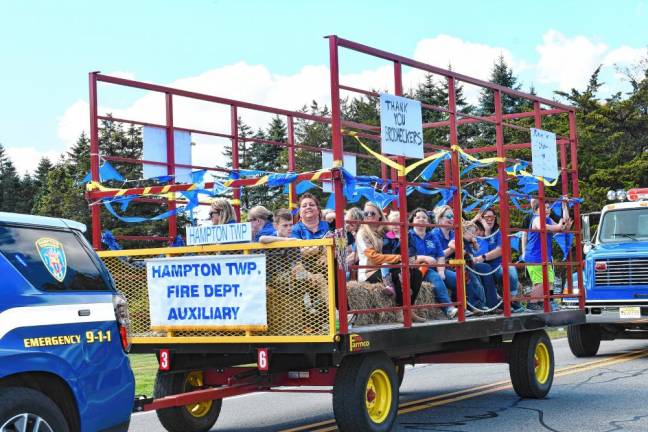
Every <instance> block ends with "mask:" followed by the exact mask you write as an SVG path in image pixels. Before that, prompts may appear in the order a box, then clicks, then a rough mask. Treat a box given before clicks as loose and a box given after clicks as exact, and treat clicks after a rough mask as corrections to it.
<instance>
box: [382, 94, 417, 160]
mask: <svg viewBox="0 0 648 432" xmlns="http://www.w3.org/2000/svg"><path fill="white" fill-rule="evenodd" d="M380 125H381V127H380V138H381V142H382V153H383V154H392V155H399V156H407V157H411V158H417V159H422V158H423V121H422V117H421V102H419V101H415V100H412V99H407V98H404V97H400V96H392V95H390V94H386V93H381V94H380Z"/></svg>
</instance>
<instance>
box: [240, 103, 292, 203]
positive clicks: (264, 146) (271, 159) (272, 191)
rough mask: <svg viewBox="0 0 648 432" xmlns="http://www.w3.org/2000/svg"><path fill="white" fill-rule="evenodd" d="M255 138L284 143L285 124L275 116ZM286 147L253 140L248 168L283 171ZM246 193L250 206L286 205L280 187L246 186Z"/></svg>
mask: <svg viewBox="0 0 648 432" xmlns="http://www.w3.org/2000/svg"><path fill="white" fill-rule="evenodd" d="M255 138H256V139H259V140H267V141H273V142H280V143H286V142H287V141H288V138H287V136H286V125H285V123H284V122H283V120H282V119H281V118H280V117H279V116H276V117H274V118H273V119H272V121H271V122H270V125H269V126H268V129H267V130H266V131H265V132H264V131H263V130H259V131H257V133H256V135H255ZM286 152H287V151H286V149H285V148H283V147H280V146H278V145H274V144H269V143H259V142H254V143H253V144H252V146H251V147H250V154H251V157H250V168H251V169H255V170H261V171H265V172H279V171H281V172H285V171H286V170H287V164H286V165H285V166H284V165H283V164H282V163H281V161H282V160H285V159H286V156H285V155H284V153H286ZM247 194H248V196H249V202H250V205H251V206H255V205H263V206H265V207H267V208H268V209H270V210H274V209H276V208H279V207H282V206H286V199H285V198H283V196H282V189H280V188H269V187H267V186H257V187H253V188H248V190H247Z"/></svg>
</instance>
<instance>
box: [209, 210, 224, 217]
mask: <svg viewBox="0 0 648 432" xmlns="http://www.w3.org/2000/svg"><path fill="white" fill-rule="evenodd" d="M222 212H223V211H222V210H218V209H216V210H212V211H210V212H209V217H214V215H220V214H221V213H222Z"/></svg>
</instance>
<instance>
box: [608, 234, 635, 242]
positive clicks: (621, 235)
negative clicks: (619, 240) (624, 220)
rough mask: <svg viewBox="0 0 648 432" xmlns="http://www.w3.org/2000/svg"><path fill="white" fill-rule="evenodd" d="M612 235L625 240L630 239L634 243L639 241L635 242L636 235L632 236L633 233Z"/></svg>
mask: <svg viewBox="0 0 648 432" xmlns="http://www.w3.org/2000/svg"><path fill="white" fill-rule="evenodd" d="M612 235H613V236H614V237H625V238H629V239H632V240H634V241H639V240H637V237H635V236H636V234H633V233H614V234H612Z"/></svg>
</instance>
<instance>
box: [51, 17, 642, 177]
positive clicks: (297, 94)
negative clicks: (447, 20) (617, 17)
mask: <svg viewBox="0 0 648 432" xmlns="http://www.w3.org/2000/svg"><path fill="white" fill-rule="evenodd" d="M537 52H538V54H539V59H538V62H537V64H532V63H530V62H529V60H528V59H524V58H520V57H516V56H514V55H513V54H512V52H511V51H509V50H508V49H506V48H504V47H493V46H489V45H485V44H479V43H474V42H469V41H465V40H462V39H460V38H457V37H453V36H450V35H445V34H442V35H438V36H436V37H434V38H429V39H424V40H421V41H419V43H418V44H417V46H416V48H415V50H414V54H413V58H415V59H416V60H419V61H422V62H425V63H429V64H432V65H435V66H438V67H441V68H447V67H448V65H450V64H451V65H452V69H453V70H455V71H457V72H459V73H461V74H465V75H469V76H474V77H477V78H480V79H483V80H487V79H488V77H489V75H490V72H491V70H492V67H493V64H494V62H495V61H496V60H497V58H498V57H499V56H502V57H503V58H504V60H505V61H506V63H507V64H508V65H509V66H510V67H511V68H512V70H513V72H514V74H516V75H518V76H520V73H522V72H523V73H524V76H525V78H526V79H530V81H531V82H538V83H540V84H544V85H545V86H544V87H545V88H547V89H549V90H552V89H554V88H556V87H558V88H560V89H563V90H568V89H570V88H572V87H576V88H582V87H583V86H584V85H586V83H587V80H588V79H589V77H590V75H591V73H592V72H593V71H594V69H595V68H596V67H597V66H598V65H599V64H605V65H609V66H606V67H611V66H612V64H618V65H627V64H631V63H633V62H635V61H636V60H637V59H639V58H641V56H642V54H643V53H644V51H643V50H641V49H636V48H632V47H628V46H621V47H616V48H614V49H612V50H610V49H609V48H608V46H607V45H606V44H604V43H602V42H594V41H592V40H590V39H588V38H587V37H585V36H575V37H567V36H565V35H564V34H562V33H560V32H558V31H556V30H549V31H547V32H546V33H545V34H544V35H543V39H542V41H541V42H540V43H539V45H538V46H537ZM113 74H117V75H120V76H122V77H128V78H134V76H135V74H133V73H130V72H123V71H116V72H114V73H113ZM423 76H424V73H421V72H418V71H416V70H413V69H406V71H405V73H404V76H403V82H404V86H405V89H406V90H407V89H409V88H412V87H414V86H415V85H416V84H417V83H418V82H420V80H421V79H422V78H423ZM392 80H393V68H392V66H391V64H389V63H388V62H387V63H383V65H382V66H379V67H375V68H371V69H365V70H361V71H359V72H354V73H350V74H345V75H342V76H341V78H340V82H341V83H343V84H347V85H350V86H354V87H358V88H363V89H378V90H388V91H393V83H392ZM168 85H169V86H170V87H176V88H180V89H186V90H191V91H196V92H200V93H205V94H212V95H218V96H221V97H224V98H231V99H236V100H241V101H246V102H252V103H255V104H260V105H266V106H272V107H279V108H285V109H288V110H297V109H299V108H300V107H301V106H303V105H305V104H306V105H308V104H310V102H311V101H313V100H315V101H317V102H318V103H320V104H326V105H329V104H330V93H329V69H328V66H325V65H307V66H304V67H302V68H301V69H300V70H298V71H297V72H295V73H294V74H291V75H279V74H275V73H273V72H272V71H270V70H269V69H268V67H266V66H264V65H251V64H248V63H246V62H238V63H234V64H229V65H225V66H222V67H219V68H215V69H212V70H208V71H206V72H204V73H201V74H199V75H196V76H191V77H185V78H181V79H178V80H176V81H174V82H171V83H168ZM109 91H110V87H109V86H105V87H102V88H101V92H109ZM478 92H479V89H478V88H476V87H474V86H466V87H465V90H464V94H465V96H466V97H467V98H468V100H469V101H472V102H475V101H476V97H477V95H478ZM102 94H103V93H102ZM100 100H101V99H100ZM100 113H112V114H113V115H114V116H115V117H121V118H129V119H135V120H140V121H145V122H151V123H159V124H163V123H164V119H165V115H164V99H163V96H162V95H160V94H157V93H146V94H144V96H142V97H140V98H138V99H136V100H135V101H134V102H133V103H131V104H130V105H127V106H121V107H106V106H101V107H100ZM239 115H240V116H241V117H242V118H243V121H244V122H245V123H247V124H248V125H250V126H252V127H253V128H254V129H256V128H259V127H266V126H267V124H268V122H269V120H270V118H271V117H272V115H271V114H263V113H258V112H254V111H251V110H245V109H241V110H240V111H239ZM88 118H89V115H88V103H87V101H83V100H78V101H76V102H75V103H74V104H72V105H71V106H70V107H68V108H67V110H66V111H65V112H64V113H63V115H62V116H61V117H60V119H59V127H58V135H59V138H60V139H61V141H62V142H64V143H65V145H66V146H68V147H69V146H71V145H72V144H74V142H75V141H76V140H77V138H78V136H79V134H80V133H81V131H84V130H85V131H86V132H87V130H88ZM174 122H175V124H176V125H178V126H181V127H187V128H194V129H203V130H210V131H216V132H221V133H229V128H230V111H229V107H228V106H223V105H217V104H210V103H206V102H195V101H192V100H189V99H186V98H174ZM193 140H194V141H195V143H196V145H195V146H194V147H193V154H194V163H196V164H200V165H203V166H214V165H223V164H224V161H223V160H222V157H221V152H222V146H223V145H224V144H226V143H227V142H228V140H226V139H217V138H213V137H205V136H196V135H194V137H193Z"/></svg>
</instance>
